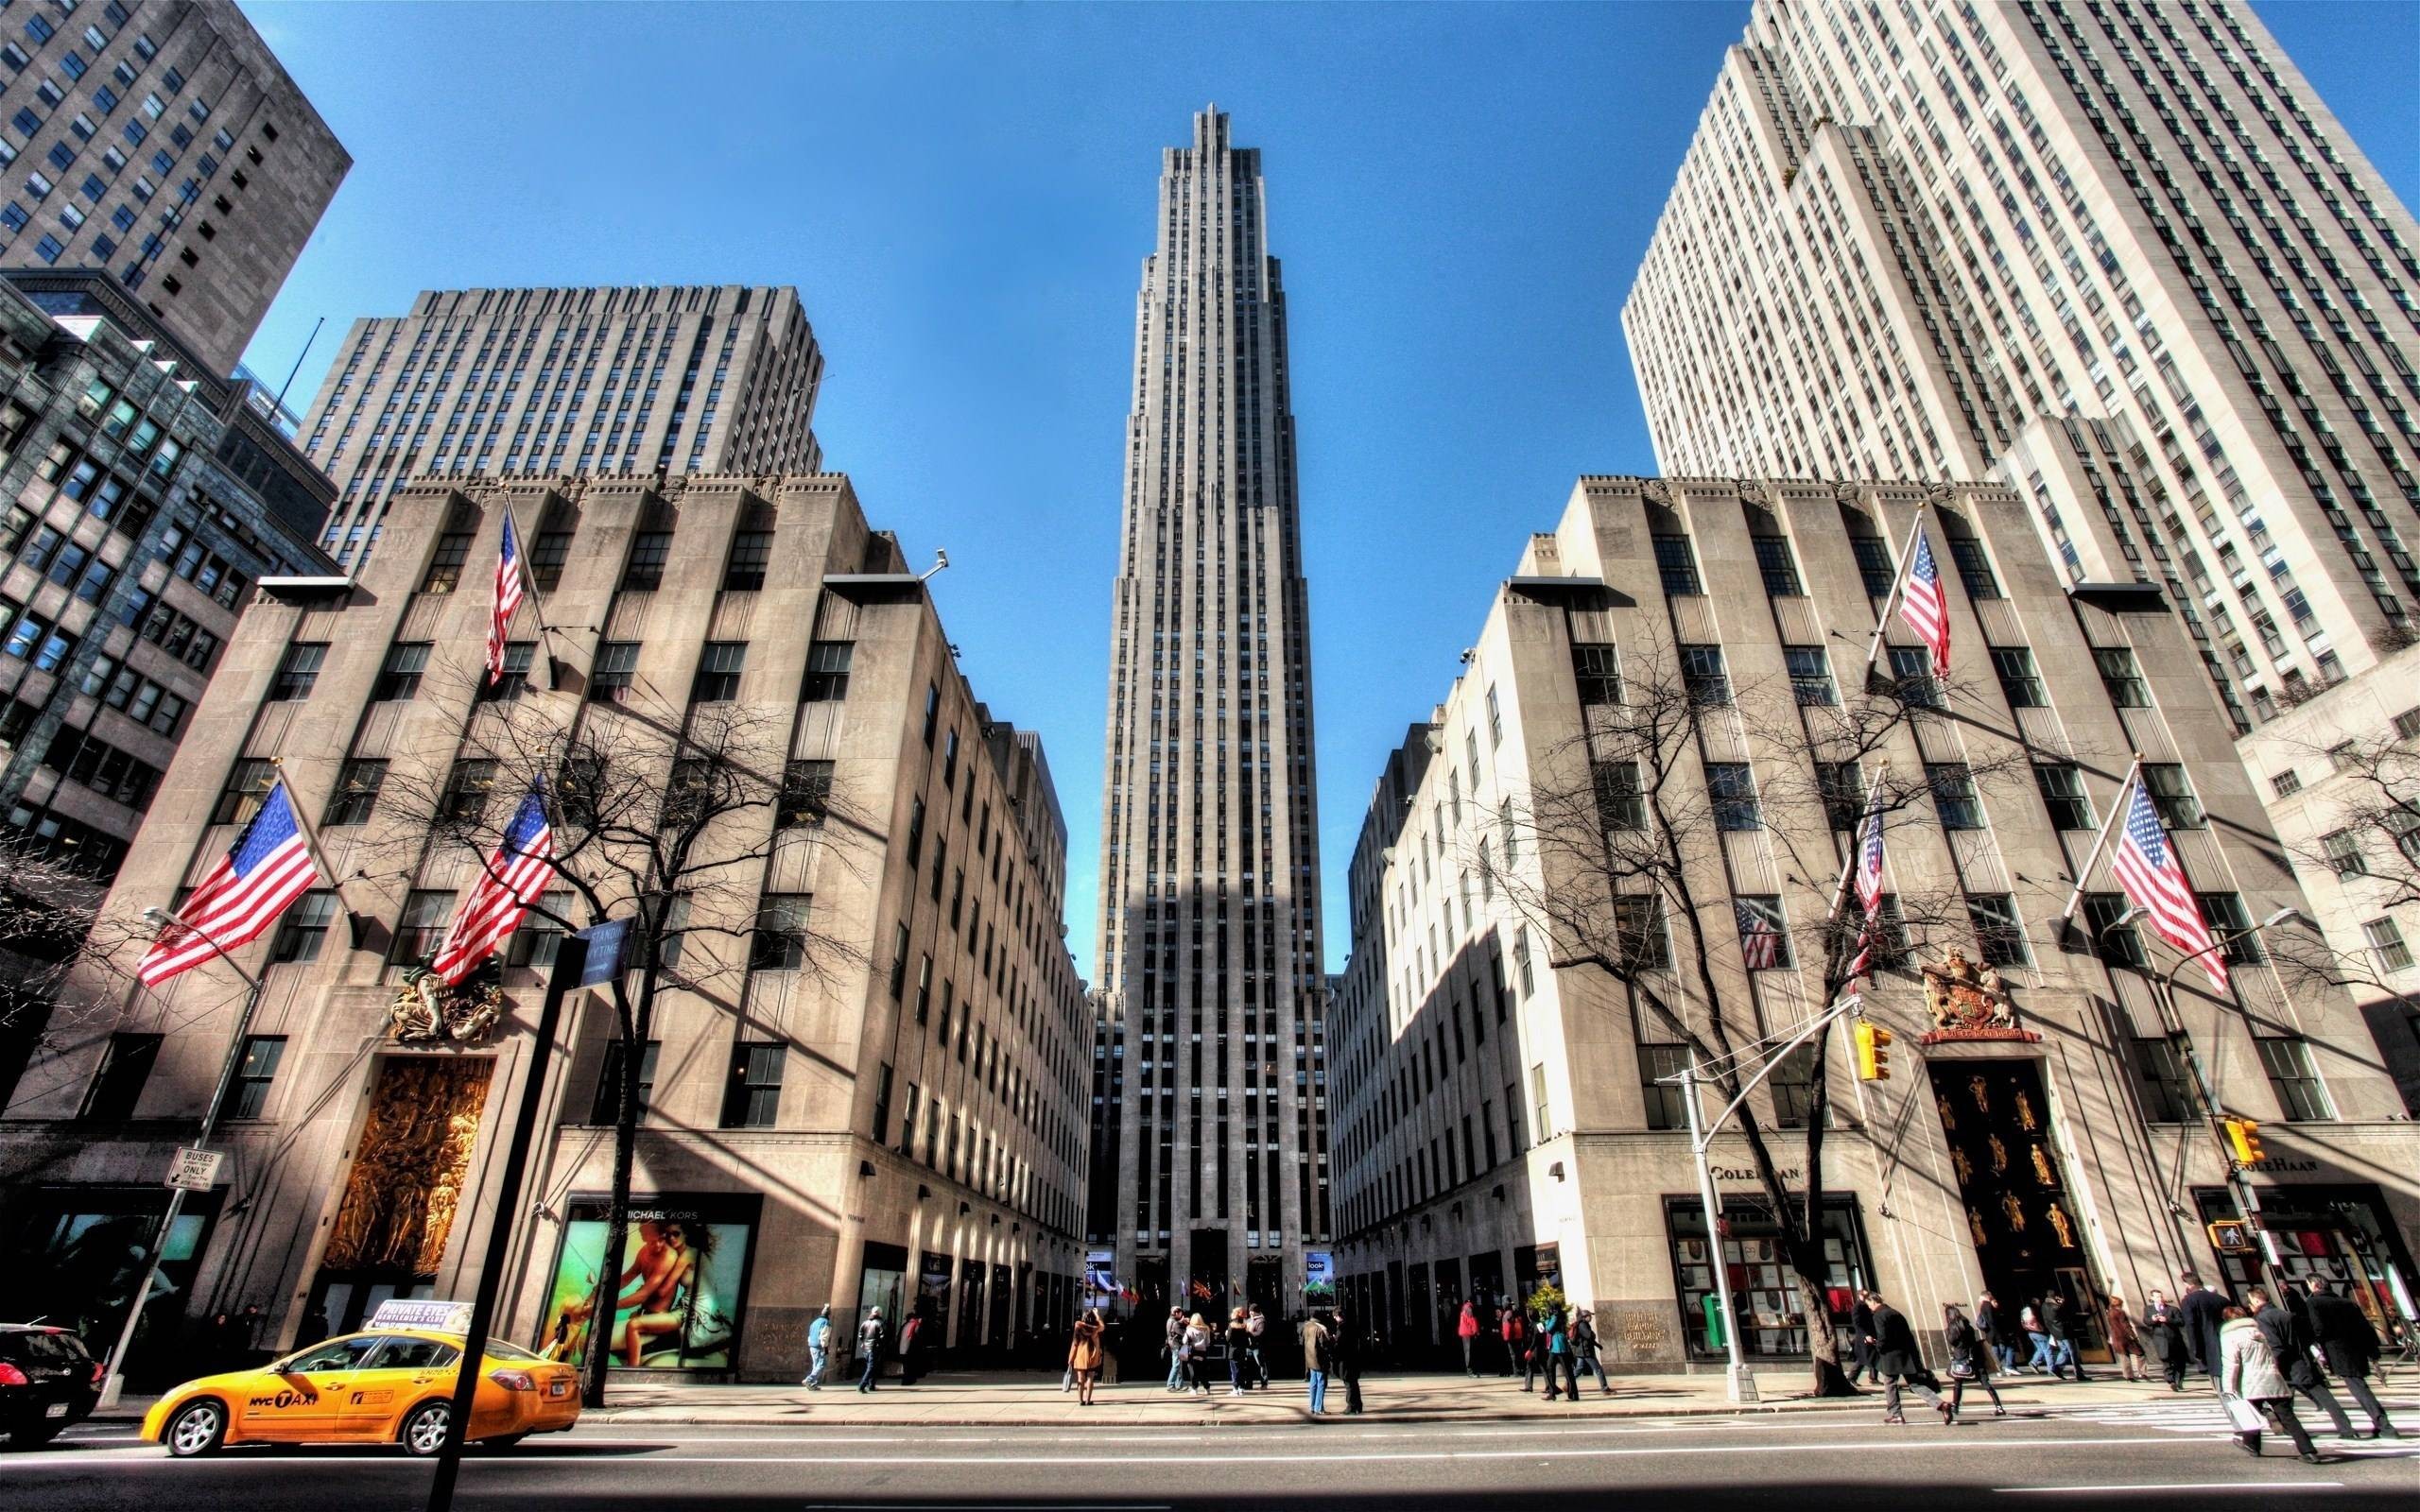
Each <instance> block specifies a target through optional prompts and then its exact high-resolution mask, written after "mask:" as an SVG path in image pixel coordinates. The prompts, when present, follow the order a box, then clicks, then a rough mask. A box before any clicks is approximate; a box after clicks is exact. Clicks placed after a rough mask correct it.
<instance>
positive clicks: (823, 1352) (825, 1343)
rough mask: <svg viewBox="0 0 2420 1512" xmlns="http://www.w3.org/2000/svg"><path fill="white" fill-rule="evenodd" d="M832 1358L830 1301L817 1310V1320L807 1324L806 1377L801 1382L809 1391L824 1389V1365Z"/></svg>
mask: <svg viewBox="0 0 2420 1512" xmlns="http://www.w3.org/2000/svg"><path fill="white" fill-rule="evenodd" d="M831 1360H832V1308H831V1305H830V1304H829V1303H826V1304H825V1305H824V1306H822V1307H820V1308H817V1309H816V1310H815V1321H814V1322H812V1323H809V1324H808V1325H807V1326H806V1378H805V1379H804V1380H803V1381H801V1382H800V1383H799V1384H800V1385H802V1386H804V1387H805V1388H806V1389H807V1390H809V1391H821V1390H822V1389H823V1367H824V1366H826V1365H829V1364H830V1363H831Z"/></svg>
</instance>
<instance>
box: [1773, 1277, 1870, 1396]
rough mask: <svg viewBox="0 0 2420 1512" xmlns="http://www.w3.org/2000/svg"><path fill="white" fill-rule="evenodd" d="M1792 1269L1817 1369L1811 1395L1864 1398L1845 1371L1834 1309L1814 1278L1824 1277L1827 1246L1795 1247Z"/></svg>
mask: <svg viewBox="0 0 2420 1512" xmlns="http://www.w3.org/2000/svg"><path fill="white" fill-rule="evenodd" d="M1789 1268H1790V1270H1791V1272H1792V1273H1793V1274H1794V1276H1795V1277H1796V1280H1797V1281H1798V1310H1799V1312H1800V1313H1802V1314H1805V1315H1806V1358H1807V1363H1808V1364H1809V1365H1810V1366H1813V1370H1814V1381H1813V1382H1812V1383H1811V1388H1810V1389H1809V1391H1808V1392H1807V1395H1809V1396H1813V1397H1861V1396H1863V1395H1865V1393H1863V1392H1861V1391H1859V1390H1858V1389H1857V1383H1855V1382H1852V1381H1851V1380H1849V1377H1848V1372H1847V1371H1845V1370H1843V1369H1841V1340H1840V1335H1839V1334H1838V1333H1836V1332H1833V1331H1832V1307H1831V1303H1830V1302H1829V1301H1828V1300H1827V1299H1826V1298H1825V1297H1824V1288H1823V1287H1822V1286H1820V1285H1818V1284H1817V1283H1816V1282H1815V1281H1814V1280H1811V1279H1810V1278H1812V1277H1816V1276H1821V1275H1822V1274H1824V1243H1823V1241H1822V1240H1820V1239H1819V1240H1817V1241H1815V1242H1814V1243H1813V1244H1809V1245H1795V1244H1793V1245H1791V1246H1789Z"/></svg>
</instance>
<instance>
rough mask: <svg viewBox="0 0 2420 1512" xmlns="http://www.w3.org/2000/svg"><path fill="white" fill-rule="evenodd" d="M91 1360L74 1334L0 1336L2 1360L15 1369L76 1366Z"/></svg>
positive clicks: (33, 1332) (31, 1331)
mask: <svg viewBox="0 0 2420 1512" xmlns="http://www.w3.org/2000/svg"><path fill="white" fill-rule="evenodd" d="M90 1359H91V1356H89V1355H87V1354H86V1353H85V1352H84V1345H83V1341H82V1340H80V1339H78V1338H77V1337H76V1335H75V1334H73V1333H53V1332H49V1331H48V1330H46V1329H28V1330H26V1331H24V1332H8V1333H0V1360H6V1361H8V1362H9V1364H11V1365H42V1366H75V1365H83V1364H85V1363H87V1362H88V1361H89V1360H90Z"/></svg>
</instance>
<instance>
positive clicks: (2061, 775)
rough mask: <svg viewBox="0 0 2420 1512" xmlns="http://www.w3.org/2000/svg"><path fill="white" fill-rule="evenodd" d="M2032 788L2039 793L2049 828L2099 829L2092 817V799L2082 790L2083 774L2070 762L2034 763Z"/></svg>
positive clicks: (2097, 823)
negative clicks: (2048, 817)
mask: <svg viewBox="0 0 2420 1512" xmlns="http://www.w3.org/2000/svg"><path fill="white" fill-rule="evenodd" d="M2033 785H2034V786H2036V787H2038V788H2040V789H2041V790H2042V806H2043V807H2044V808H2046V809H2048V810H2049V811H2050V824H2051V827H2052V828H2054V829H2059V830H2092V829H2097V828H2099V822H2098V821H2097V820H2096V819H2095V818H2094V817H2093V813H2092V799H2091V798H2090V797H2089V796H2088V795H2087V794H2086V793H2085V792H2084V790H2083V768H2081V767H2079V766H2077V765H2075V764H2074V763H2073V762H2036V763H2034V764H2033Z"/></svg>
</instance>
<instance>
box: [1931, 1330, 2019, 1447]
mask: <svg viewBox="0 0 2420 1512" xmlns="http://www.w3.org/2000/svg"><path fill="white" fill-rule="evenodd" d="M1941 1339H1942V1342H1943V1343H1944V1344H1945V1345H1947V1346H1948V1347H1949V1417H1950V1420H1951V1421H1952V1422H1955V1421H1957V1419H1958V1414H1959V1411H1960V1409H1962V1408H1963V1407H1964V1406H1965V1405H1966V1388H1967V1387H1968V1386H1970V1385H1976V1386H1980V1387H1982V1388H1983V1389H1984V1390H1985V1391H1987V1392H1989V1393H1991V1398H1992V1416H1993V1417H2007V1416H2008V1407H2007V1406H2006V1405H2005V1404H2004V1403H2002V1402H2001V1400H2000V1388H1999V1387H1997V1386H1996V1385H1994V1384H1992V1368H1993V1366H1996V1365H1997V1363H1998V1362H1997V1360H1996V1359H1995V1358H1994V1357H1993V1353H1992V1342H1991V1340H1989V1339H1986V1338H1985V1337H1983V1331H1982V1330H1980V1329H1979V1328H1977V1327H1976V1326H1975V1325H1974V1324H1972V1323H1970V1322H1968V1321H1967V1319H1966V1314H1965V1313H1964V1312H1962V1311H1961V1310H1960V1308H1959V1306H1958V1304H1957V1303H1955V1302H1951V1303H1949V1304H1948V1305H1947V1306H1945V1307H1944V1308H1943V1309H1942V1310H1941Z"/></svg>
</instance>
